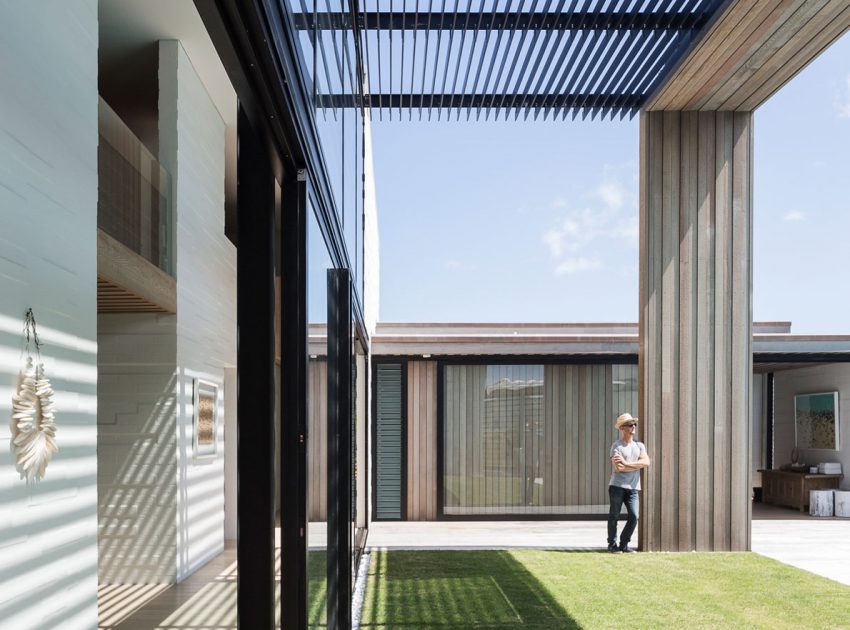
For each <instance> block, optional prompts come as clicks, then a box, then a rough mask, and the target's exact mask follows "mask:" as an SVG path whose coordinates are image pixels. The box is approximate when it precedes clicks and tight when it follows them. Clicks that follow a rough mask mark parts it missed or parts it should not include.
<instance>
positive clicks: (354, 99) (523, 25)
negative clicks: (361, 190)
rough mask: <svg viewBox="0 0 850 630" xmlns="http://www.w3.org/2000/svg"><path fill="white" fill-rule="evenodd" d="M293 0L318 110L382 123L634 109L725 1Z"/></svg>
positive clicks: (557, 115) (614, 112) (608, 113)
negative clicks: (346, 4) (369, 116)
mask: <svg viewBox="0 0 850 630" xmlns="http://www.w3.org/2000/svg"><path fill="white" fill-rule="evenodd" d="M294 4H295V6H294V7H293V10H294V11H296V13H293V15H292V19H293V23H294V25H295V27H296V28H297V29H298V30H299V34H300V41H301V43H302V46H303V48H304V55H305V59H310V58H313V59H314V67H313V89H314V95H315V98H316V102H317V104H318V105H319V106H321V107H326V108H331V109H333V108H337V107H346V106H359V105H361V104H362V105H363V106H365V107H367V108H368V109H369V110H370V112H371V111H375V112H377V115H378V116H379V117H380V118H381V119H383V118H384V116H386V117H388V118H389V119H392V117H393V112H396V113H397V114H398V116H399V117H402V116H403V115H406V117H408V118H412V116H413V113H414V110H416V113H417V115H418V117H419V119H422V117H423V116H424V115H426V114H427V117H428V119H429V120H430V119H431V117H432V115H434V116H436V118H437V119H440V118H442V117H443V116H445V119H446V120H449V119H451V118H452V117H453V116H454V117H455V118H460V117H461V115H462V114H465V116H466V119H467V120H469V119H470V118H471V117H472V115H473V113H474V115H475V118H476V120H477V119H480V118H481V116H482V115H483V116H484V119H488V118H490V116H491V115H493V117H494V118H498V117H499V116H500V115H501V116H503V117H504V118H505V119H507V118H508V117H510V116H513V117H514V118H515V119H516V118H518V117H519V116H520V114H521V115H522V116H523V118H524V119H528V118H529V117H530V116H533V118H534V119H538V118H542V119H544V120H545V119H549V118H553V119H557V118H562V119H563V118H566V117H567V116H568V115H570V114H571V115H572V117H573V118H576V116H578V114H581V115H582V117H583V118H585V117H587V116H588V115H590V116H592V117H595V116H597V115H599V116H602V117H605V116H611V117H614V116H617V115H619V116H620V117H623V116H625V115H627V114H628V115H631V116H634V114H636V113H637V112H638V111H639V110H640V108H641V107H642V106H643V104H644V102H645V101H646V98H647V96H648V95H650V94H652V93H653V91H654V90H655V88H656V87H657V86H658V85H659V84H660V83H661V82H662V81H663V79H664V77H665V76H667V74H668V73H669V72H670V70H671V69H672V68H673V67H675V65H676V63H677V62H678V60H679V59H680V58H681V57H682V55H683V54H684V53H685V51H686V50H687V49H688V46H689V45H690V44H691V43H692V42H693V41H694V38H695V37H696V36H697V34H698V33H699V32H700V31H701V30H702V29H703V28H704V27H705V26H706V25H707V24H709V23H710V21H711V20H712V17H713V16H714V15H716V12H717V8H718V7H719V6H720V4H721V2H720V0H663V1H655V0H569V1H567V0H558V1H557V2H556V1H555V0H532V1H531V2H511V1H510V0H508V1H505V2H503V1H501V0H490V1H489V2H488V1H487V0H475V1H474V2H473V0H468V1H467V2H466V3H465V6H464V3H463V2H462V0H456V1H455V2H454V3H453V4H454V7H452V6H451V4H452V3H451V2H450V3H449V5H450V6H449V10H448V11H447V10H446V4H447V3H446V2H445V0H444V1H443V2H442V3H440V2H436V3H435V2H431V1H429V2H428V3H427V4H428V6H420V5H424V3H422V2H417V1H416V0H411V1H410V2H408V1H407V0H397V1H395V2H385V3H374V5H375V6H370V5H371V4H373V3H368V2H367V3H365V4H364V6H363V7H362V8H361V10H360V11H359V12H355V11H349V12H342V11H340V10H339V9H341V8H342V7H341V5H340V3H334V2H332V1H330V0H328V1H327V2H323V1H322V0H316V1H314V2H310V3H306V2H305V3H302V4H301V5H300V7H299V6H298V5H297V4H296V3H294ZM334 4H336V5H337V6H336V7H334V6H333V5H334ZM334 8H336V9H337V11H333V9H334ZM314 52H315V55H314ZM358 70H365V72H362V74H359V76H361V77H362V81H357V80H356V76H358V74H355V73H357V72H358Z"/></svg>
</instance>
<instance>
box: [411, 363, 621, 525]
mask: <svg viewBox="0 0 850 630" xmlns="http://www.w3.org/2000/svg"><path fill="white" fill-rule="evenodd" d="M444 374H445V389H444V400H445V405H446V410H445V415H444V439H445V449H444V467H445V468H444V473H445V474H444V482H445V484H446V488H445V492H444V496H445V506H444V508H445V511H446V513H447V514H453V515H462V514H474V515H482V514H501V515H504V514H516V515H520V516H521V515H522V514H583V513H601V512H605V511H607V504H608V492H607V488H608V480H609V478H610V474H611V467H610V462H609V458H608V452H609V449H610V445H611V443H612V442H613V440H614V439H616V437H617V431H616V430H615V429H614V426H613V424H614V419H615V418H616V416H617V415H619V414H620V413H621V412H623V411H630V412H633V413H637V366H635V365H545V366H531V365H494V366H486V365H448V366H446V367H445V368H444ZM411 395H413V396H416V395H417V393H416V392H413V393H412V394H411Z"/></svg>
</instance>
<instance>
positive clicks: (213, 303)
mask: <svg viewBox="0 0 850 630" xmlns="http://www.w3.org/2000/svg"><path fill="white" fill-rule="evenodd" d="M159 85H160V96H159V98H160V101H159V125H160V132H159V133H160V143H159V147H160V160H161V161H162V163H163V164H164V165H165V167H166V168H167V169H168V170H169V172H170V173H171V175H172V182H173V187H174V188H173V193H174V208H175V222H176V231H175V249H176V274H175V275H176V277H177V451H176V456H177V485H178V496H177V579H178V580H181V579H183V578H184V577H186V576H187V575H189V574H190V573H192V572H193V571H195V570H196V569H197V568H198V567H200V566H201V565H202V564H204V563H205V562H206V561H207V560H209V559H210V558H211V557H213V556H214V555H216V554H217V553H219V552H220V551H221V550H222V549H223V547H224V426H225V423H224V421H223V420H224V410H225V405H224V368H225V367H228V366H234V365H235V364H236V248H235V247H234V246H233V244H232V243H231V242H230V241H229V240H227V238H226V237H225V235H224V162H225V154H224V130H225V125H224V122H223V121H222V119H221V116H220V114H219V112H218V110H217V109H216V107H215V105H214V104H213V101H212V99H211V98H210V96H209V94H208V93H207V90H206V89H205V87H204V85H203V83H202V82H201V80H200V78H199V77H198V75H197V74H196V72H195V69H194V68H193V67H192V62H191V60H190V59H189V57H188V56H187V54H186V52H185V50H184V49H183V47H182V45H180V43H179V42H177V41H173V40H172V41H163V42H160V57H159ZM195 379H203V380H205V381H209V382H212V383H214V384H216V385H218V388H219V389H218V405H217V413H218V414H219V419H220V422H219V424H218V435H217V452H216V455H215V456H214V457H209V458H198V457H196V456H195V453H194V451H193V440H192V437H193V426H192V419H193V391H194V382H195ZM233 438H234V439H235V436H233Z"/></svg>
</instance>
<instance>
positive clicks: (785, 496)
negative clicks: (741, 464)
mask: <svg viewBox="0 0 850 630" xmlns="http://www.w3.org/2000/svg"><path fill="white" fill-rule="evenodd" d="M759 472H760V473H761V486H762V502H764V503H767V504H771V505H787V506H788V507H793V508H798V509H799V510H800V511H801V512H805V511H806V509H807V508H808V507H809V491H810V490H838V482H839V481H841V479H843V478H844V475H818V474H815V475H812V474H809V473H802V472H791V471H786V470H759Z"/></svg>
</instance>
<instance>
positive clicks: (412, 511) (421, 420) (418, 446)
mask: <svg viewBox="0 0 850 630" xmlns="http://www.w3.org/2000/svg"><path fill="white" fill-rule="evenodd" d="M436 519H437V362H436V361H408V363H407V520H409V521H434V520H436Z"/></svg>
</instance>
